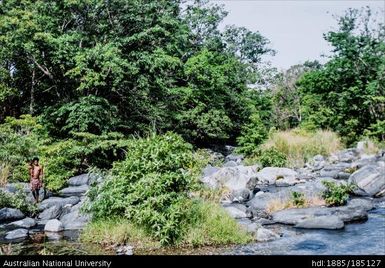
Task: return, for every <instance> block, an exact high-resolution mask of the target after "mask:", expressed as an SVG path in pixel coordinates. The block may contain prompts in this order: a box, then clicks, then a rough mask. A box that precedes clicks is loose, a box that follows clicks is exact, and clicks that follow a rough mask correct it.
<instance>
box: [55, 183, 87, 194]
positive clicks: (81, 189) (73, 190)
mask: <svg viewBox="0 0 385 268" xmlns="http://www.w3.org/2000/svg"><path fill="white" fill-rule="evenodd" d="M88 189H89V186H88V185H87V184H84V185H81V186H70V187H67V188H63V189H61V190H60V192H59V194H60V195H61V196H64V197H70V196H82V195H84V194H85V193H86V192H87V191H88Z"/></svg>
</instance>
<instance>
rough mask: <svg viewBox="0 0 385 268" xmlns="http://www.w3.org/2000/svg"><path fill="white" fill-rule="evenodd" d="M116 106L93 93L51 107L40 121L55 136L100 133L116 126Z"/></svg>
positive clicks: (109, 130) (111, 129)
mask: <svg viewBox="0 0 385 268" xmlns="http://www.w3.org/2000/svg"><path fill="white" fill-rule="evenodd" d="M116 118H117V108H116V107H115V106H113V105H111V104H110V103H109V102H108V100H106V99H104V98H102V97H96V96H93V95H89V96H85V97H82V98H80V99H79V100H78V101H72V102H69V103H66V104H64V105H62V106H60V107H51V108H49V109H47V110H46V112H45V113H44V114H43V117H42V121H43V122H44V125H45V126H46V128H47V129H48V131H49V133H50V134H51V135H53V136H55V137H67V136H68V135H69V134H70V133H72V132H89V133H93V134H102V133H107V132H111V131H113V130H114V128H116V126H118V124H119V122H118V120H117V119H116Z"/></svg>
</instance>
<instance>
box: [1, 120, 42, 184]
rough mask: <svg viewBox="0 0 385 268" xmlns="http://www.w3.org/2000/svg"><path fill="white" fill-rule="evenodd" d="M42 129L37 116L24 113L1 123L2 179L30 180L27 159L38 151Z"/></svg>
mask: <svg viewBox="0 0 385 268" xmlns="http://www.w3.org/2000/svg"><path fill="white" fill-rule="evenodd" d="M41 129H42V126H41V125H39V124H38V123H37V121H36V118H34V117H32V116H30V115H22V116H20V118H19V119H16V118H14V117H7V118H6V119H5V122H4V123H3V124H1V125H0V167H2V181H8V180H9V181H11V182H12V181H28V179H29V178H28V169H27V165H26V163H27V161H28V160H30V159H32V157H33V156H35V155H37V153H38V144H39V139H38V132H39V131H40V130H41Z"/></svg>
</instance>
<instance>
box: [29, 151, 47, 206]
mask: <svg viewBox="0 0 385 268" xmlns="http://www.w3.org/2000/svg"><path fill="white" fill-rule="evenodd" d="M29 175H30V179H31V181H30V183H31V191H32V195H33V198H35V202H36V203H39V191H40V188H41V187H42V186H43V175H44V171H43V167H42V166H41V165H40V164H39V158H38V157H34V158H33V159H32V163H31V165H30V166H29Z"/></svg>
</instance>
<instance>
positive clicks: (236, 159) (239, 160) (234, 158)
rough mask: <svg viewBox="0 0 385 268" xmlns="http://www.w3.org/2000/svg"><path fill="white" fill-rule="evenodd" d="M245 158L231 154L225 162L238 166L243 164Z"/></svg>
mask: <svg viewBox="0 0 385 268" xmlns="http://www.w3.org/2000/svg"><path fill="white" fill-rule="evenodd" d="M243 158H244V156H243V155H241V154H233V153H232V154H229V155H228V156H226V157H225V162H230V161H233V162H235V163H237V164H241V163H242V160H243Z"/></svg>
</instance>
